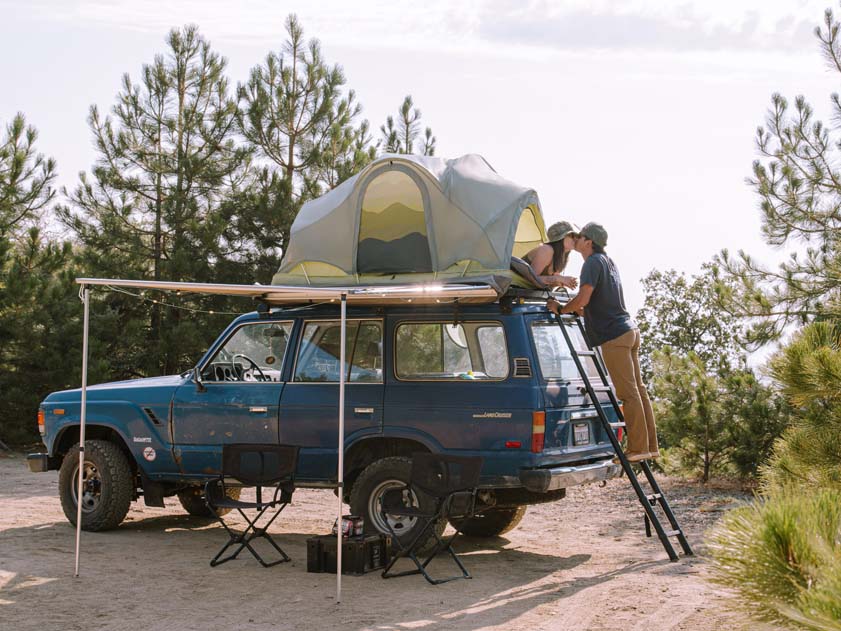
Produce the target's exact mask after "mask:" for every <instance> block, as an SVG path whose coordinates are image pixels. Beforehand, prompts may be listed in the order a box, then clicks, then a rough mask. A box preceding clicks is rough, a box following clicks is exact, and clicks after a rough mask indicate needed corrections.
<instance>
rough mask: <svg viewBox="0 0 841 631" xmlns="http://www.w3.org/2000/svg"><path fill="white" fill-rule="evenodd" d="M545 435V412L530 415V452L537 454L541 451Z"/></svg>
mask: <svg viewBox="0 0 841 631" xmlns="http://www.w3.org/2000/svg"><path fill="white" fill-rule="evenodd" d="M545 435H546V412H532V413H531V451H532V453H535V454H539V453H540V452H541V451H543V438H544V436H545Z"/></svg>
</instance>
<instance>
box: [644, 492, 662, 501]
mask: <svg viewBox="0 0 841 631" xmlns="http://www.w3.org/2000/svg"><path fill="white" fill-rule="evenodd" d="M646 497H647V498H648V501H649V502H653V501H654V500H659V499H662V498H663V495H662V494H661V493H652V494H651V495H647V496H646Z"/></svg>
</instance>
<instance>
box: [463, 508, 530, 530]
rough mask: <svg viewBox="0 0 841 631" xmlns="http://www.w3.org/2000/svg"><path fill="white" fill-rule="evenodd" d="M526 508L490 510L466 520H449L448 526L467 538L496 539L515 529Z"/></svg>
mask: <svg viewBox="0 0 841 631" xmlns="http://www.w3.org/2000/svg"><path fill="white" fill-rule="evenodd" d="M526 508H528V507H527V506H515V507H514V508H490V509H488V510H486V511H483V512H481V513H479V514H478V515H476V516H474V517H470V518H468V519H451V520H450V524H451V525H452V526H453V528H458V529H459V531H461V533H462V534H465V535H467V536H468V537H498V536H499V535H504V534H505V533H506V532H509V531H511V530H514V528H516V527H517V524H519V523H520V521H521V520H522V519H523V516H524V515H525V514H526Z"/></svg>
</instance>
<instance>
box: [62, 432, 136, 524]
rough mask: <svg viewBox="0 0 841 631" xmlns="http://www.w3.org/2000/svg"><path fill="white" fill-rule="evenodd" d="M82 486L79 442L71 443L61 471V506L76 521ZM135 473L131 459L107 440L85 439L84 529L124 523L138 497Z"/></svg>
mask: <svg viewBox="0 0 841 631" xmlns="http://www.w3.org/2000/svg"><path fill="white" fill-rule="evenodd" d="M78 487H79V443H76V444H75V445H74V446H73V447H71V449H70V451H69V452H68V453H67V455H66V456H65V457H64V460H63V461H62V463H61V469H59V472H58V492H59V497H60V498H61V508H62V509H63V510H64V515H65V516H66V517H67V519H68V520H69V521H70V523H71V524H74V525H75V524H76V510H77V509H76V506H77V503H76V496H77V495H78ZM134 491H135V488H134V473H133V472H132V469H131V464H130V463H129V459H128V458H127V457H126V455H125V454H124V453H123V451H122V450H121V449H120V448H119V447H118V446H117V445H115V444H114V443H112V442H109V441H107V440H87V441H85V462H84V465H83V468H82V530H90V531H94V532H95V531H98V530H111V529H113V528H116V527H117V526H119V525H120V523H121V522H122V521H123V519H125V516H126V514H127V513H128V509H129V506H130V505H131V500H132V498H133V497H134Z"/></svg>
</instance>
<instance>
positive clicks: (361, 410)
mask: <svg viewBox="0 0 841 631" xmlns="http://www.w3.org/2000/svg"><path fill="white" fill-rule="evenodd" d="M353 413H354V414H373V413H374V408H353Z"/></svg>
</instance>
